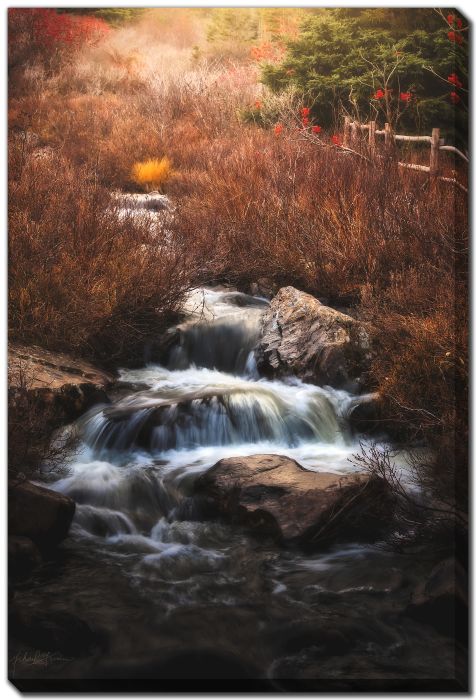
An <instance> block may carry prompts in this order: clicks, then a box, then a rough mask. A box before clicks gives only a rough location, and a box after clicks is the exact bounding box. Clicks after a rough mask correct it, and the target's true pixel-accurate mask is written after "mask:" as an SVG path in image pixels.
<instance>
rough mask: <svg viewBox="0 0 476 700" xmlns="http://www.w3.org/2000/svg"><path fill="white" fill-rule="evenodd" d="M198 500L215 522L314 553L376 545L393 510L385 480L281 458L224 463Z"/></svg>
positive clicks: (203, 483)
mask: <svg viewBox="0 0 476 700" xmlns="http://www.w3.org/2000/svg"><path fill="white" fill-rule="evenodd" d="M195 495H198V496H200V497H201V500H202V508H203V510H204V512H205V513H206V515H207V516H209V517H213V516H220V517H224V518H226V519H228V520H230V521H231V522H234V523H236V524H239V525H242V526H244V527H245V528H247V529H249V530H251V531H253V532H254V533H256V534H258V535H261V536H269V537H272V538H274V539H276V540H278V541H280V542H281V543H283V544H297V545H299V546H303V547H305V548H310V549H319V548H320V547H322V546H326V545H327V544H329V543H331V542H336V541H339V542H343V541H356V540H364V541H375V540H376V539H378V537H379V535H380V534H381V533H382V531H383V530H384V529H385V528H386V526H387V525H388V523H389V521H390V520H391V512H392V509H393V497H392V496H391V494H389V492H388V488H387V486H386V484H385V483H384V482H383V480H381V479H378V478H375V477H371V476H370V475H368V474H364V473H356V474H349V475H345V476H343V475H338V474H330V473H323V472H312V471H309V470H306V469H304V468H303V467H301V466H300V465H299V464H298V463H297V462H295V461H294V460H293V459H289V458H288V457H285V456H281V455H262V454H261V455H253V456H250V457H231V458H227V459H222V460H220V461H219V462H218V463H217V464H216V465H215V466H214V467H212V468H211V469H210V470H209V471H208V472H206V473H205V474H203V475H202V476H201V477H200V478H199V479H198V480H197V482H196V485H195Z"/></svg>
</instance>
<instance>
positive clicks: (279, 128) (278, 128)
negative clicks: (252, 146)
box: [274, 124, 284, 136]
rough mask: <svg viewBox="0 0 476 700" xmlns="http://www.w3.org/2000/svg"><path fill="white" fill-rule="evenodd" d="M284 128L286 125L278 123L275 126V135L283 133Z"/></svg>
mask: <svg viewBox="0 0 476 700" xmlns="http://www.w3.org/2000/svg"><path fill="white" fill-rule="evenodd" d="M283 128H284V127H283V125H282V124H276V126H275V127H274V134H275V136H279V135H280V134H281V133H282V131H283Z"/></svg>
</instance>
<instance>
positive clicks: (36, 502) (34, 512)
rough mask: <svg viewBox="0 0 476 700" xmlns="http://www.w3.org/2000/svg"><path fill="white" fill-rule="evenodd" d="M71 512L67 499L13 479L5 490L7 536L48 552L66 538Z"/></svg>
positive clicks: (53, 492)
mask: <svg viewBox="0 0 476 700" xmlns="http://www.w3.org/2000/svg"><path fill="white" fill-rule="evenodd" d="M75 509H76V504H75V502H74V501H73V499H72V498H69V496H65V495H64V494H62V493H58V492H56V491H51V489H47V488H45V487H43V486H37V485H36V484H33V483H32V482H31V481H27V480H20V479H17V480H16V481H12V482H11V483H10V484H9V486H8V534H9V536H10V537H11V536H14V537H16V538H20V537H21V538H28V539H29V540H31V541H32V542H33V543H34V544H35V545H36V546H37V547H38V549H39V550H42V551H48V550H50V549H53V548H54V547H56V546H57V545H58V544H59V543H60V542H61V541H62V540H63V539H64V538H65V537H66V535H67V534H68V531H69V527H70V525H71V521H72V519H73V515H74V511H75ZM17 544H18V542H17ZM23 544H25V543H24V542H23ZM16 549H18V547H16Z"/></svg>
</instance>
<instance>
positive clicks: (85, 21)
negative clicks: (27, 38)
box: [10, 8, 109, 50]
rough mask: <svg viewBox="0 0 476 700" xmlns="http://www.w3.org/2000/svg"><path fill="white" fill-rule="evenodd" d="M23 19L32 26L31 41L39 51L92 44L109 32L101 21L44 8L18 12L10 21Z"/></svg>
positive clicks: (25, 9)
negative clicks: (41, 49)
mask: <svg viewBox="0 0 476 700" xmlns="http://www.w3.org/2000/svg"><path fill="white" fill-rule="evenodd" d="M22 17H23V18H25V19H27V20H28V21H29V23H30V26H31V41H32V42H34V43H35V44H36V45H37V46H38V47H39V48H47V49H49V50H54V49H56V48H62V47H65V46H71V47H77V46H80V45H81V44H84V43H92V42H93V41H95V40H97V39H100V38H101V37H102V36H104V35H105V34H107V33H108V32H109V26H108V24H107V23H106V22H104V20H102V19H98V18H97V17H91V16H74V15H70V14H67V13H58V12H56V10H52V9H47V8H31V9H27V8H17V9H16V12H15V13H14V14H13V13H12V14H11V15H10V21H11V22H12V21H14V22H19V21H21V19H22Z"/></svg>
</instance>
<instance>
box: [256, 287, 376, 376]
mask: <svg viewBox="0 0 476 700" xmlns="http://www.w3.org/2000/svg"><path fill="white" fill-rule="evenodd" d="M255 354H256V361H257V365H258V368H259V369H260V371H261V372H263V373H264V374H266V375H268V376H280V375H286V374H294V375H296V376H298V377H300V378H301V379H303V380H304V381H307V382H313V383H316V384H320V385H330V386H334V387H349V388H350V387H352V388H356V387H355V385H356V382H357V385H358V384H361V385H362V384H365V372H366V370H367V369H368V366H369V362H370V360H371V357H372V349H371V342H370V333H369V328H368V325H367V324H365V323H363V322H361V321H357V320H356V319H354V318H352V317H351V316H348V315H346V314H343V313H341V312H340V311H336V310H335V309H331V308H330V307H328V306H324V304H321V302H320V301H319V300H318V299H316V298H315V297H313V296H311V295H310V294H306V293H304V292H300V291H299V290H297V289H295V288H294V287H283V288H282V289H280V290H279V292H278V293H277V295H276V296H275V297H274V298H273V299H272V301H271V303H270V305H269V308H268V309H267V311H266V312H265V314H264V316H263V319H262V334H261V340H260V342H259V344H258V346H257V348H256V350H255Z"/></svg>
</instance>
